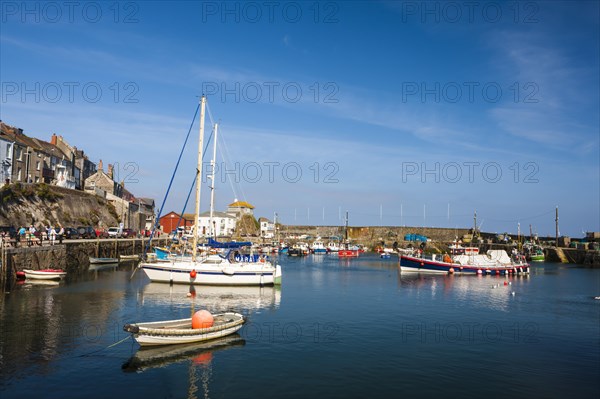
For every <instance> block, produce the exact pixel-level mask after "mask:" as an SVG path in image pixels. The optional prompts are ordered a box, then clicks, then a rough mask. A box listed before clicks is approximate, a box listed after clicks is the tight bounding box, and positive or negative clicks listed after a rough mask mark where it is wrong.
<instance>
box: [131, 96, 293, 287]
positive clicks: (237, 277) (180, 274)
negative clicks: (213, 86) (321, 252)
mask: <svg viewBox="0 0 600 399" xmlns="http://www.w3.org/2000/svg"><path fill="white" fill-rule="evenodd" d="M199 107H200V132H199V140H198V153H197V156H198V162H197V170H196V182H195V185H196V201H195V208H194V220H195V221H196V223H195V224H194V226H193V230H192V240H191V241H192V245H191V248H190V252H191V254H190V255H191V256H190V257H181V258H171V257H167V261H166V262H165V261H162V262H158V261H157V262H152V261H147V262H142V263H140V264H139V265H138V268H141V269H142V271H143V272H144V273H145V274H146V276H147V277H148V278H149V279H150V281H156V282H169V283H181V284H205V285H276V284H281V275H282V272H281V266H279V265H274V264H272V263H271V262H270V260H269V259H268V258H266V257H257V258H255V257H248V258H246V257H243V258H242V257H240V258H238V259H236V256H235V252H236V248H238V247H241V244H244V245H246V244H247V243H233V242H232V243H227V245H226V246H223V247H221V248H222V249H228V251H227V252H225V253H224V254H223V253H221V254H214V253H211V251H209V252H208V253H207V252H204V253H200V251H199V249H198V236H199V233H200V232H199V231H198V222H197V221H198V215H199V214H200V198H201V187H202V184H201V183H202V166H203V162H202V150H203V148H204V114H205V108H206V97H205V96H202V98H201V100H200V105H199ZM216 134H217V124H215V140H214V143H215V146H216V142H217V140H216ZM215 149H216V147H215ZM214 153H215V154H216V150H215V152H214ZM215 156H216V155H215ZM211 181H214V169H213V176H211ZM211 189H213V190H214V187H211ZM213 192H214V191H213ZM211 197H212V195H211ZM211 204H212V199H211ZM211 209H212V205H211ZM217 244H218V243H216V242H215V241H214V240H212V241H211V240H209V246H211V247H216V246H217ZM183 253H185V252H183Z"/></svg>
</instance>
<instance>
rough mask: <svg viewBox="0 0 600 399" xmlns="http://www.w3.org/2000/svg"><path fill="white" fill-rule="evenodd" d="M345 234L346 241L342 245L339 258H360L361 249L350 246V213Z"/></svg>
mask: <svg viewBox="0 0 600 399" xmlns="http://www.w3.org/2000/svg"><path fill="white" fill-rule="evenodd" d="M344 234H345V237H346V240H345V241H344V242H343V243H342V245H341V246H340V248H339V250H338V257H339V258H358V256H359V255H360V248H359V247H358V246H357V245H350V240H349V239H348V212H346V226H345V229H344ZM363 252H364V251H363Z"/></svg>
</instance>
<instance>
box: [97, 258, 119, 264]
mask: <svg viewBox="0 0 600 399" xmlns="http://www.w3.org/2000/svg"><path fill="white" fill-rule="evenodd" d="M106 263H119V259H117V258H93V257H91V256H90V264H92V265H97V264H106Z"/></svg>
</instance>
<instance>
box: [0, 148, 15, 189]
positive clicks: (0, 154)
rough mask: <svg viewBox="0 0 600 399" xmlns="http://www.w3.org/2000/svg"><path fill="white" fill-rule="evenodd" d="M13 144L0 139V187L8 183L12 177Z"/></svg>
mask: <svg viewBox="0 0 600 399" xmlns="http://www.w3.org/2000/svg"><path fill="white" fill-rule="evenodd" d="M13 146H14V144H13V142H12V141H8V140H5V139H3V138H0V179H1V180H0V187H2V186H3V185H4V184H6V183H10V176H11V175H12V154H13Z"/></svg>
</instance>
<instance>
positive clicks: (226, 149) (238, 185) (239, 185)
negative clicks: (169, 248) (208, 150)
mask: <svg viewBox="0 0 600 399" xmlns="http://www.w3.org/2000/svg"><path fill="white" fill-rule="evenodd" d="M221 137H222V138H223V143H225V141H224V140H225V136H224V135H221ZM224 146H225V151H226V152H227V155H228V156H229V157H230V158H231V155H230V154H229V146H227V144H224ZM242 169H243V168H242ZM241 179H242V176H241V171H240V178H239V179H237V181H236V182H235V183H236V185H237V187H238V189H239V191H241V193H242V200H243V201H246V202H247V201H248V200H247V199H246V193H245V192H244V187H243V186H242V185H241V184H240V181H241Z"/></svg>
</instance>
